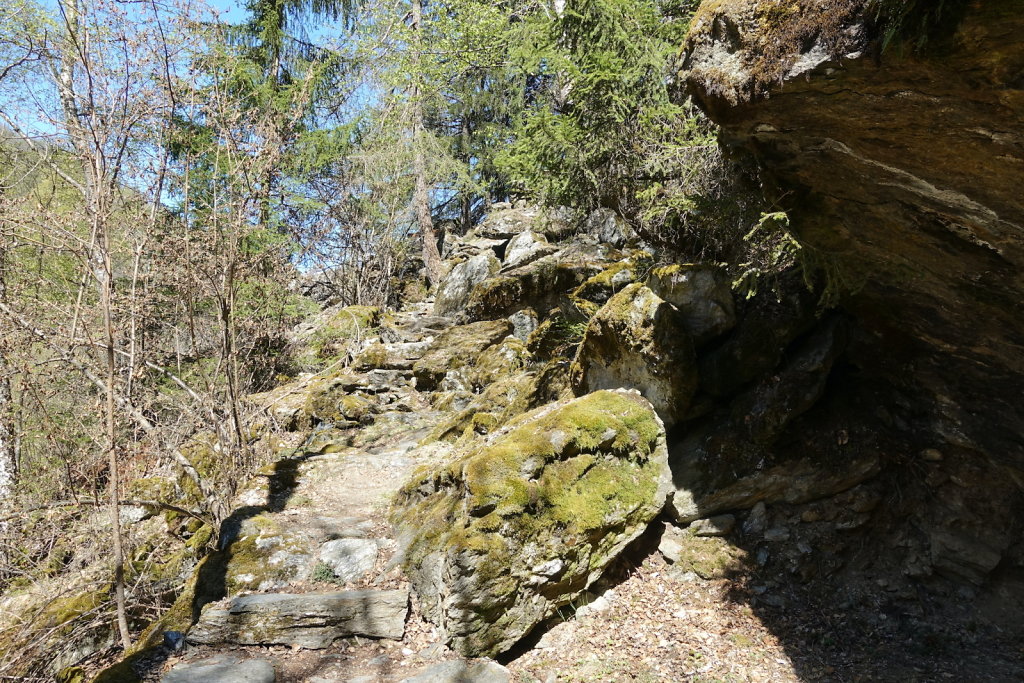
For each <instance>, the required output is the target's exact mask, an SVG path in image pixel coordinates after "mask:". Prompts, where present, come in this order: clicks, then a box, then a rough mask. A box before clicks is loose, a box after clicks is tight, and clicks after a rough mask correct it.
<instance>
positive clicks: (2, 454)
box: [0, 188, 18, 504]
mask: <svg viewBox="0 0 1024 683" xmlns="http://www.w3.org/2000/svg"><path fill="white" fill-rule="evenodd" d="M2 194H3V188H0V195H2ZM0 239H3V238H0ZM0 303H7V245H6V244H0ZM9 344H10V340H8V339H6V338H2V337H0V504H2V503H3V501H4V500H6V499H7V498H8V497H9V496H10V495H11V491H12V490H13V489H14V486H15V485H16V484H17V483H18V449H17V446H16V443H15V441H16V439H17V432H16V430H15V428H14V416H15V411H14V400H13V398H14V397H13V395H12V393H11V375H12V374H13V369H12V368H11V365H10V363H9V362H8V361H7V349H8V345H9Z"/></svg>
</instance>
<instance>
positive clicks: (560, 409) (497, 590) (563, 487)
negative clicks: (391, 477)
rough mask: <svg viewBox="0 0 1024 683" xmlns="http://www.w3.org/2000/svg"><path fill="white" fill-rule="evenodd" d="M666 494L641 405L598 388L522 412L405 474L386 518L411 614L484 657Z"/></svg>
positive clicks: (579, 580) (663, 469) (569, 593)
mask: <svg viewBox="0 0 1024 683" xmlns="http://www.w3.org/2000/svg"><path fill="white" fill-rule="evenodd" d="M670 486H671V483H670V481H669V472H668V466H667V460H666V447H665V432H664V427H663V425H662V423H661V420H659V419H658V416H657V414H656V413H655V412H654V410H653V409H652V408H651V405H650V404H649V403H648V402H647V401H646V400H644V399H643V398H642V397H641V396H640V395H639V394H637V393H635V392H627V391H600V392H595V393H593V394H590V395H588V396H584V397H582V398H577V399H572V400H568V401H563V402H559V403H554V404H551V405H548V406H545V407H542V408H539V409H537V410H535V411H533V412H530V413H527V414H526V415H524V416H522V417H520V418H519V419H517V420H515V421H513V422H512V423H511V424H509V425H508V426H506V427H505V428H503V429H501V430H499V431H498V432H496V433H495V434H493V435H491V436H490V437H489V438H488V439H487V440H486V441H485V442H484V443H483V445H481V446H479V447H475V448H470V449H468V450H466V451H463V453H462V454H461V455H457V456H456V457H454V458H453V459H451V460H449V461H448V462H447V464H444V465H442V466H440V467H435V468H433V469H430V470H428V471H426V472H423V473H421V474H419V475H417V476H416V477H414V479H413V480H412V481H411V482H409V483H408V484H407V485H406V486H405V487H403V489H402V490H401V491H400V492H399V494H398V496H397V498H396V502H395V507H394V510H393V516H392V519H393V521H394V523H395V526H396V531H397V533H398V538H399V542H400V543H401V545H402V552H403V562H404V566H405V569H406V571H407V573H408V575H409V577H410V579H411V581H412V583H413V586H414V587H415V589H416V591H417V593H418V595H419V597H420V600H421V604H422V606H423V609H424V612H425V614H426V615H427V616H428V618H430V619H432V620H433V621H434V622H436V623H437V624H438V625H439V626H440V627H441V628H442V629H443V630H444V632H445V633H446V634H447V637H448V639H449V640H450V641H451V642H452V644H453V646H454V647H455V648H456V649H457V650H459V651H460V652H463V653H465V654H467V655H474V656H475V655H494V654H496V653H499V652H503V651H505V650H507V649H509V648H510V647H511V646H512V645H513V644H514V643H515V642H516V641H518V640H519V639H520V638H522V637H523V636H524V635H526V634H527V633H528V632H529V631H530V630H531V629H532V628H533V627H534V626H536V625H537V624H538V623H540V622H541V621H542V620H543V619H545V618H547V617H549V616H550V615H551V614H552V613H554V611H555V610H556V609H557V608H558V607H559V606H560V605H564V604H566V603H568V602H570V601H571V600H573V599H574V598H576V597H578V596H579V595H580V594H581V593H582V592H583V591H584V590H585V589H586V588H587V587H588V586H589V585H591V584H592V583H593V582H594V581H595V580H596V579H597V578H598V577H599V576H600V574H601V572H602V571H603V569H604V568H605V567H606V566H607V565H608V563H609V562H610V561H611V560H612V559H614V558H615V557H616V556H617V555H618V554H619V553H620V552H621V551H622V550H623V549H624V548H625V547H626V545H627V544H629V542H630V541H632V540H633V539H635V538H636V537H637V536H639V535H640V534H641V533H643V531H644V530H645V529H646V528H647V526H648V524H649V523H650V522H651V520H653V519H654V518H655V517H656V516H657V515H658V513H659V512H660V511H661V509H662V507H663V506H664V504H665V500H666V496H667V490H668V488H669V487H670Z"/></svg>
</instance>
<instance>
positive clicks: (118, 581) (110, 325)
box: [102, 229, 132, 650]
mask: <svg viewBox="0 0 1024 683" xmlns="http://www.w3.org/2000/svg"><path fill="white" fill-rule="evenodd" d="M103 265H104V271H105V272H104V279H103V283H102V293H103V299H102V306H103V328H104V335H105V337H106V346H107V353H106V357H107V392H106V393H107V406H106V423H107V459H108V463H109V468H110V523H111V526H112V535H113V539H112V540H113V545H114V601H115V603H116V604H117V628H118V631H120V634H121V645H122V646H123V647H124V649H125V650H128V648H130V647H131V646H132V636H131V631H130V630H129V628H128V616H127V611H126V609H125V598H124V548H122V546H121V515H120V511H119V509H118V501H119V500H120V496H119V494H118V479H120V467H119V466H118V465H119V463H118V458H117V431H116V423H115V419H114V418H115V414H114V391H115V385H114V382H115V380H116V379H117V365H116V359H115V357H114V316H113V301H112V299H113V296H112V295H113V287H114V284H113V283H114V278H113V269H112V267H111V263H110V237H109V235H108V234H107V231H106V230H105V229H104V230H103Z"/></svg>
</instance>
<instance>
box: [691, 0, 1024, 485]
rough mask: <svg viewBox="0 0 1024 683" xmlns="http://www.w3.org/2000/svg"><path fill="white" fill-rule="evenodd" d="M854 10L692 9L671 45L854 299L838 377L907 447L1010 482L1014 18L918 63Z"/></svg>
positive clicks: (1021, 91)
mask: <svg viewBox="0 0 1024 683" xmlns="http://www.w3.org/2000/svg"><path fill="white" fill-rule="evenodd" d="M865 5H866V3H865V2H864V1H863V0H799V1H797V0H794V1H793V2H785V3H783V2H777V1H773V0H768V1H755V0H715V1H707V0H706V1H705V2H704V4H703V5H702V7H701V9H700V10H699V12H698V15H697V17H696V18H695V20H694V24H693V27H692V30H691V34H690V36H689V38H688V41H687V45H686V46H685V60H684V76H685V78H686V80H687V84H688V86H689V89H690V91H691V93H693V95H694V96H695V97H696V98H697V100H698V101H699V102H700V103H701V104H702V106H703V107H704V108H705V110H706V111H707V112H708V113H709V114H710V116H711V117H712V118H713V119H714V120H715V121H716V122H717V123H718V124H720V125H721V126H722V140H723V143H724V144H726V145H728V146H731V147H738V148H742V149H745V150H747V151H749V152H751V153H753V154H754V156H755V157H756V158H757V160H758V162H759V166H760V167H761V169H762V173H763V176H762V177H763V179H764V181H765V186H766V191H767V192H768V193H769V194H770V195H771V199H773V200H775V201H777V202H778V203H779V204H781V205H782V206H783V207H784V208H786V209H787V210H788V211H789V212H790V216H791V219H792V221H793V227H794V229H795V231H796V232H797V234H798V235H799V237H800V238H801V240H802V241H804V242H805V243H806V244H807V245H808V247H809V248H810V249H812V250H813V251H814V253H815V254H817V255H819V256H823V257H824V258H825V259H826V260H828V261H831V262H833V263H834V264H835V265H836V266H837V267H838V272H839V273H841V274H842V275H843V276H844V277H845V278H847V281H848V282H851V283H853V284H855V285H857V286H856V287H852V288H851V290H853V293H851V294H849V295H847V296H846V297H845V300H844V302H843V306H844V308H846V309H847V310H849V311H850V312H851V313H853V314H854V315H855V316H856V318H857V319H858V320H859V322H860V327H861V331H862V334H861V335H860V344H859V350H855V351H854V352H853V355H854V358H853V360H854V362H855V363H857V365H859V366H860V367H861V368H862V369H863V370H864V371H865V372H868V373H871V374H874V375H876V376H878V377H881V378H883V379H884V380H885V381H887V382H890V383H893V384H895V385H896V386H898V387H899V388H900V389H901V390H903V391H904V392H906V393H909V394H911V395H913V396H914V397H915V399H916V400H917V401H919V402H920V405H921V406H922V407H923V408H925V409H926V410H924V411H923V413H924V417H923V418H922V422H921V424H920V425H918V428H919V431H928V432H931V433H932V434H933V435H934V437H935V439H936V442H937V443H938V444H939V445H941V444H946V445H947V446H948V447H949V448H953V449H959V450H961V451H973V452H976V453H979V454H982V455H983V456H984V457H985V458H986V460H988V461H991V462H995V463H999V464H1001V465H1006V466H1009V469H1008V470H1006V471H1007V472H1008V473H1009V474H1010V475H1011V476H1012V477H1013V478H1015V479H1016V480H1017V481H1018V485H1020V483H1021V481H1022V478H1021V475H1020V472H1021V471H1024V41H1022V40H1021V39H1020V36H1021V35H1024V2H1021V0H1003V1H998V0H995V1H990V2H973V3H965V6H964V9H963V11H962V14H961V15H960V16H958V17H956V20H955V23H954V24H953V25H952V26H948V27H946V28H947V29H948V30H946V31H945V33H943V35H941V36H939V35H937V36H935V37H933V38H932V39H931V41H930V42H929V43H928V45H927V50H926V51H924V52H923V53H922V52H915V51H914V50H912V49H909V48H907V49H902V50H901V49H900V48H899V47H898V46H891V47H890V48H889V49H888V50H886V51H884V52H883V51H881V50H880V48H879V41H878V34H879V30H878V29H877V28H875V27H873V26H872V25H871V19H872V17H871V16H870V15H871V12H870V11H869V10H868V9H866V7H865Z"/></svg>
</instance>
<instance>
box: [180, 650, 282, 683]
mask: <svg viewBox="0 0 1024 683" xmlns="http://www.w3.org/2000/svg"><path fill="white" fill-rule="evenodd" d="M276 680H277V672H276V671H274V665H273V664H272V663H270V662H268V661H267V660H265V659H242V658H241V657H237V656H234V655H229V654H220V655H216V656H213V657H207V658H205V659H199V660H196V661H192V662H182V663H180V664H178V665H177V666H175V667H174V668H173V669H171V670H170V671H168V672H167V673H166V674H164V675H163V676H162V677H161V678H160V683H274V681H276Z"/></svg>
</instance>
